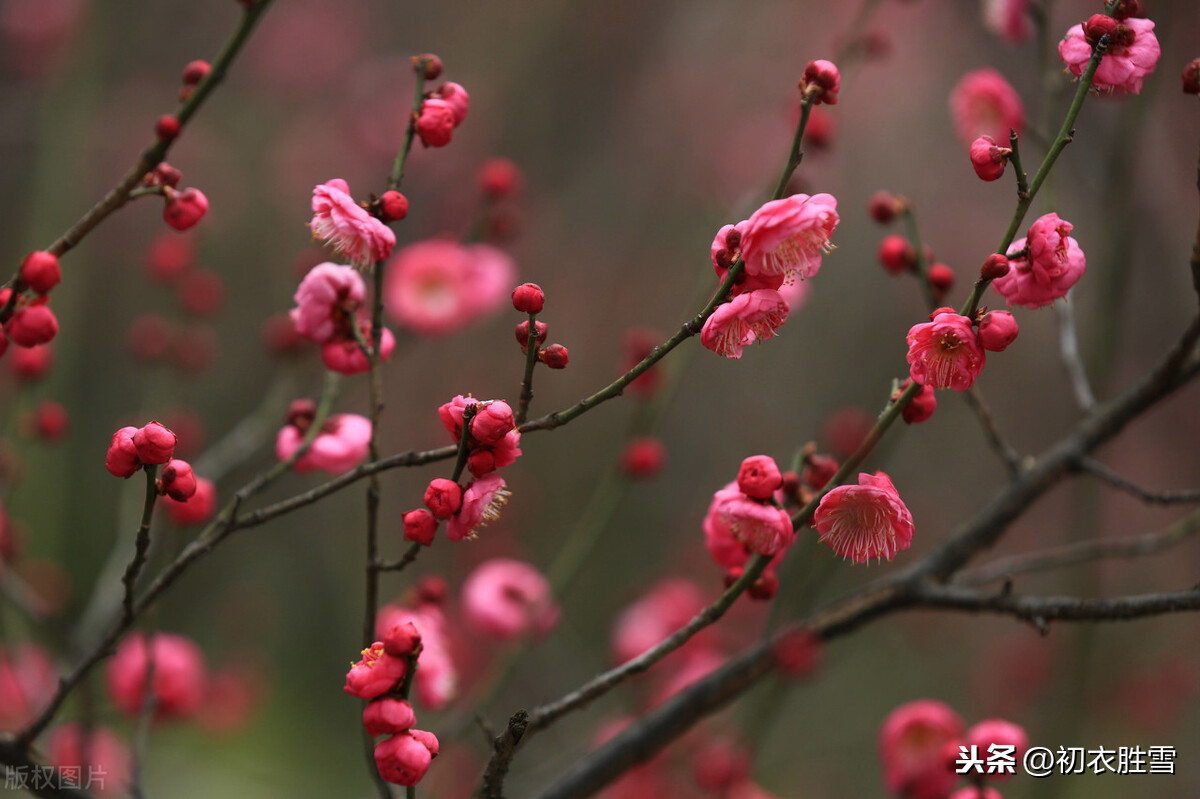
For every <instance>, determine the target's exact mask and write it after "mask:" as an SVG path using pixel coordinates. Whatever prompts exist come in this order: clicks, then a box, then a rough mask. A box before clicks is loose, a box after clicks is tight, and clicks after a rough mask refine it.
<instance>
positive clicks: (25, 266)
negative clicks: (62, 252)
mask: <svg viewBox="0 0 1200 799" xmlns="http://www.w3.org/2000/svg"><path fill="white" fill-rule="evenodd" d="M61 280H62V268H61V267H59V265H58V256H57V255H55V254H54V253H51V252H45V251H44V250H37V251H35V252H31V253H29V255H26V256H25V260H24V261H21V282H22V283H24V284H25V285H26V286H29V288H31V289H33V290H34V291H36V292H37V293H38V294H47V293H49V291H50V289H52V288H54V287H55V286H57V285H58V284H59V282H60V281H61Z"/></svg>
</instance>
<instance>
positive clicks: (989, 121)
mask: <svg viewBox="0 0 1200 799" xmlns="http://www.w3.org/2000/svg"><path fill="white" fill-rule="evenodd" d="M950 115H951V116H952V117H953V118H954V129H955V130H956V131H957V132H958V138H960V139H961V140H962V142H963V144H965V145H968V146H970V144H971V142H973V141H975V139H977V138H979V137H980V136H991V137H992V139H993V140H994V141H997V142H1006V141H1008V139H1009V130H1010V129H1012V130H1015V131H1016V132H1017V133H1018V134H1019V133H1021V131H1022V130H1024V128H1025V107H1024V106H1023V105H1022V104H1021V98H1020V96H1019V95H1018V94H1017V91H1016V89H1014V88H1013V87H1012V86H1011V85H1010V84H1009V82H1008V81H1006V80H1005V79H1004V76H1003V75H1001V74H1000V73H999V72H997V71H996V70H994V69H992V68H991V67H983V68H982V69H976V70H973V71H971V72H968V73H967V74H965V75H963V76H962V78H960V79H959V81H958V83H956V84H955V85H954V89H953V90H951V92H950Z"/></svg>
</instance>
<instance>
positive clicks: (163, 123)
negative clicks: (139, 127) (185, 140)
mask: <svg viewBox="0 0 1200 799" xmlns="http://www.w3.org/2000/svg"><path fill="white" fill-rule="evenodd" d="M179 130H180V125H179V118H178V117H175V116H173V115H171V114H163V115H162V116H160V117H159V118H158V121H157V122H155V123H154V133H155V134H156V135H157V136H158V138H160V139H162V140H163V141H171V140H172V139H174V138H175V137H176V136H178V135H179Z"/></svg>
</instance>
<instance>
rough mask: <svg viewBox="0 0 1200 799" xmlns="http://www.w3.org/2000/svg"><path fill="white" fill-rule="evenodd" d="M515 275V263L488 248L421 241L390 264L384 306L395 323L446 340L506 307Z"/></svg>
mask: <svg viewBox="0 0 1200 799" xmlns="http://www.w3.org/2000/svg"><path fill="white" fill-rule="evenodd" d="M516 274H517V270H516V267H515V266H514V264H513V262H512V259H511V258H509V257H508V256H507V255H506V254H504V252H502V251H501V250H498V249H496V248H495V247H492V246H490V245H487V244H475V245H470V246H466V245H463V244H459V243H458V242H456V241H451V240H450V239H429V240H427V241H419V242H416V243H415V244H410V245H408V246H407V247H404V248H403V249H401V250H399V251H398V252H397V253H396V255H395V257H394V258H393V259H392V260H391V262H390V263H389V264H388V270H387V275H386V276H385V278H384V286H383V302H384V307H385V308H386V309H387V312H388V315H389V316H391V318H392V319H393V320H394V321H395V322H396V323H397V324H400V325H403V326H404V327H407V328H409V329H411V330H415V331H416V332H418V333H421V334H423V335H427V336H440V335H446V334H448V333H453V332H456V331H458V330H460V329H462V328H464V327H466V326H467V325H469V324H471V323H472V322H474V321H475V320H477V319H479V318H480V317H481V316H483V315H485V314H487V313H490V312H492V311H494V310H498V309H499V308H500V307H502V306H503V305H504V303H505V302H506V301H507V300H508V299H509V296H510V293H511V291H512V285H513V284H514V283H515V282H516Z"/></svg>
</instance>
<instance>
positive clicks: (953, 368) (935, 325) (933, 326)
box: [905, 308, 985, 391]
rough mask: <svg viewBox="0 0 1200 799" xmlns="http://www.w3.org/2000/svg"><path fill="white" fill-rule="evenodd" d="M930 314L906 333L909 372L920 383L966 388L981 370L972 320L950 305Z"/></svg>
mask: <svg viewBox="0 0 1200 799" xmlns="http://www.w3.org/2000/svg"><path fill="white" fill-rule="evenodd" d="M931 316H932V318H931V319H930V321H928V322H923V323H921V324H919V325H913V326H912V328H910V329H909V331H908V335H907V336H906V337H905V340H906V341H907V342H908V356H907V359H908V366H909V374H910V375H911V376H912V379H913V380H914V381H915V382H917V383H920V384H921V385H923V386H932V387H933V388H949V389H953V390H954V391H966V390H967V389H968V388H970V387H971V385H972V384H973V383H974V382H975V379H976V378H977V377H979V373H980V372H982V371H983V365H984V360H985V357H984V351H983V346H982V345H981V344H980V343H979V335H978V334H977V333H976V332H975V328H974V327H972V326H971V320H970V319H968V318H967V317H965V316H960V315H959V314H957V313H955V312H954V310H953V309H952V308H939V309H938V310H936V311H934V312H933V314H932V315H931Z"/></svg>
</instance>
